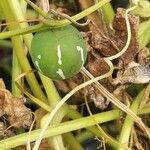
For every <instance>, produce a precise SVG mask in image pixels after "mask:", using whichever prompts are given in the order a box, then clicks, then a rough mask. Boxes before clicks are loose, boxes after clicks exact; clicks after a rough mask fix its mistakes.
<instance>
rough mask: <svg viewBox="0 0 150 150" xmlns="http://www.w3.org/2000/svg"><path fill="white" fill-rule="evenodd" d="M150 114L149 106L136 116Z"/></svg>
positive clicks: (139, 111)
mask: <svg viewBox="0 0 150 150" xmlns="http://www.w3.org/2000/svg"><path fill="white" fill-rule="evenodd" d="M144 114H150V106H147V107H144V108H142V109H140V110H138V115H144Z"/></svg>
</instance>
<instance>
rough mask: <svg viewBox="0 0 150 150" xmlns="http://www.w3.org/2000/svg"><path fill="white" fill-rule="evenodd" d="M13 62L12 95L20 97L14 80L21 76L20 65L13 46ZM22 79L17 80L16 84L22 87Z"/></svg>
mask: <svg viewBox="0 0 150 150" xmlns="http://www.w3.org/2000/svg"><path fill="white" fill-rule="evenodd" d="M13 49H14V50H13V61H12V94H13V95H14V96H20V95H21V91H20V90H19V89H18V87H17V86H16V85H15V79H16V78H17V77H18V76H19V75H20V74H21V68H20V64H19V62H18V59H17V57H16V54H15V47H14V46H13ZM21 81H22V79H19V81H18V83H19V84H20V85H22V82H21Z"/></svg>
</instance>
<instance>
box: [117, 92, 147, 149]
mask: <svg viewBox="0 0 150 150" xmlns="http://www.w3.org/2000/svg"><path fill="white" fill-rule="evenodd" d="M144 91H145V89H144V90H142V91H141V92H140V94H139V95H138V96H137V97H136V98H135V99H134V101H133V103H132V105H131V107H130V109H131V110H132V111H133V112H134V113H135V114H137V111H138V107H139V105H140V102H141V100H142V98H143V95H144ZM133 124H134V120H133V118H131V117H130V116H129V115H127V116H126V118H125V121H124V124H123V127H122V130H121V133H120V137H119V141H120V142H121V143H123V144H125V145H128V141H129V137H130V134H131V129H132V127H133ZM118 150H122V148H121V147H120V148H118Z"/></svg>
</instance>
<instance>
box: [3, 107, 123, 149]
mask: <svg viewBox="0 0 150 150" xmlns="http://www.w3.org/2000/svg"><path fill="white" fill-rule="evenodd" d="M106 116H107V117H106ZM119 117H120V113H119V111H118V110H115V111H114V110H112V111H108V112H104V113H100V114H96V115H94V118H95V120H96V122H97V123H104V122H108V121H112V120H115V119H117V118H119ZM94 124H95V121H93V117H90V116H89V117H84V118H80V119H76V120H72V121H67V122H65V123H61V124H59V125H56V126H51V127H48V129H47V130H46V132H45V134H44V138H47V137H52V136H56V135H60V134H63V133H67V132H71V131H74V130H78V129H81V128H86V127H89V126H92V125H94ZM90 128H92V127H90ZM94 130H95V129H94ZM40 131H41V130H40V129H38V130H35V131H32V132H31V141H35V140H36V138H37V137H38V135H39V133H40ZM95 131H96V135H98V136H99V133H98V132H97V130H95ZM27 138H28V133H24V134H20V135H17V136H13V137H11V138H8V139H5V140H1V141H0V149H1V150H4V149H6V148H14V147H17V146H19V145H24V144H26V141H27ZM14 141H15V142H14ZM108 143H109V141H108ZM118 146H119V145H117V146H116V147H118Z"/></svg>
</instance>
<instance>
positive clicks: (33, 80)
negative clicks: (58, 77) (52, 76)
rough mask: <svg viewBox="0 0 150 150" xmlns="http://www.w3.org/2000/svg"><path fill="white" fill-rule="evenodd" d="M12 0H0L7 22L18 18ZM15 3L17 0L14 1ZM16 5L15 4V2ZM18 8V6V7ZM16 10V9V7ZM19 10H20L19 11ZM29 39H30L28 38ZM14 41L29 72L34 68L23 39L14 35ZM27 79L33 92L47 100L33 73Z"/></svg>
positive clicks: (22, 62) (22, 65) (20, 59)
mask: <svg viewBox="0 0 150 150" xmlns="http://www.w3.org/2000/svg"><path fill="white" fill-rule="evenodd" d="M10 2H12V0H3V1H2V0H1V1H0V6H1V9H2V10H3V13H4V15H5V18H6V20H7V22H11V21H12V20H15V19H16V16H14V14H16V13H15V12H13V13H12V12H11V11H10V10H11V4H12V3H10ZM13 2H14V3H15V2H16V1H13ZM13 5H15V4H13ZM16 6H17V3H16ZM17 8H18V7H17ZM14 11H15V9H14ZM17 12H18V11H17ZM14 28H17V27H16V26H13V25H12V26H10V30H12V29H14ZM27 41H28V40H27ZM12 42H13V46H14V47H15V54H16V56H17V58H18V61H19V63H20V66H21V68H22V71H23V72H28V71H29V70H32V68H31V66H30V64H29V61H28V59H27V57H26V54H25V51H24V49H23V44H22V40H21V37H14V38H12ZM26 79H27V81H28V83H29V86H30V88H31V90H32V92H33V93H34V95H35V96H36V97H39V98H40V99H42V100H45V99H46V98H45V96H44V94H43V92H42V90H41V88H40V86H39V84H38V82H37V80H36V78H35V76H34V74H33V73H31V74H29V75H27V76H26Z"/></svg>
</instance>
